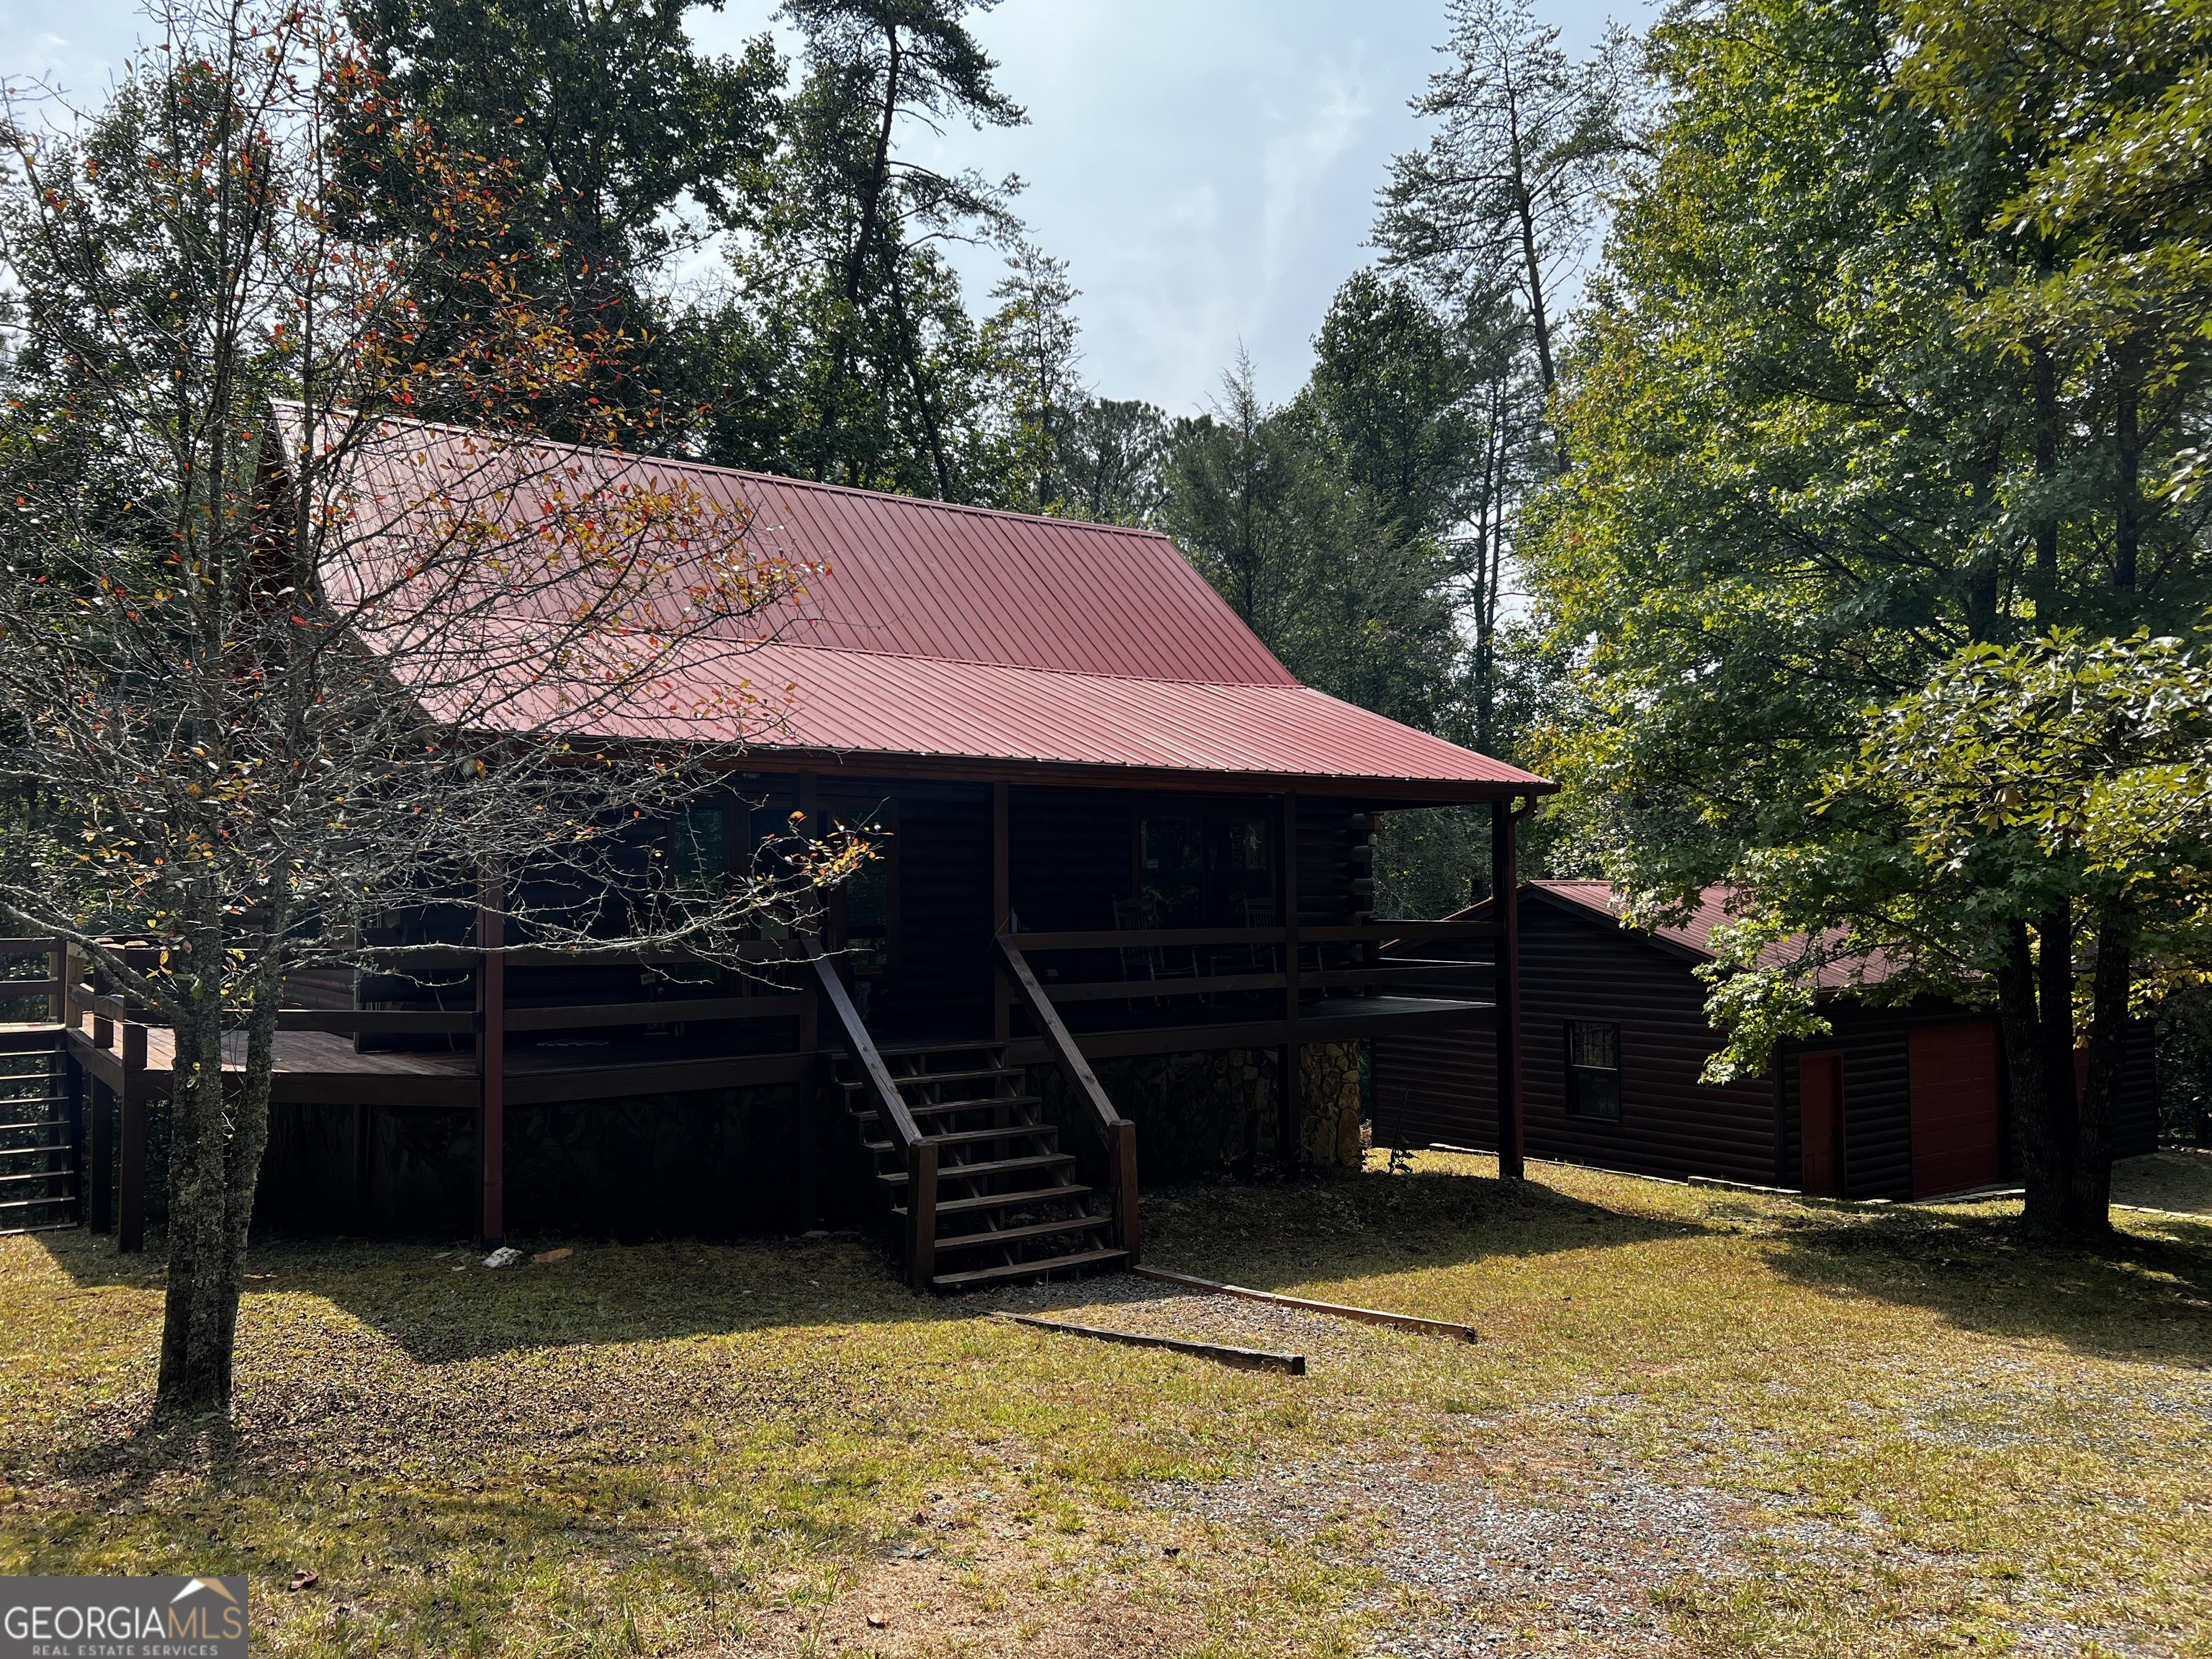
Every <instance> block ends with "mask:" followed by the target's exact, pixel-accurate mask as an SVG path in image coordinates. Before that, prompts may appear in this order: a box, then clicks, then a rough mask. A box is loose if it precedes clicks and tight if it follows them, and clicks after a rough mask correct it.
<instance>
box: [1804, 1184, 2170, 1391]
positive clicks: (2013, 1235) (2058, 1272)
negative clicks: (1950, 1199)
mask: <svg viewBox="0 0 2212 1659" xmlns="http://www.w3.org/2000/svg"><path fill="white" fill-rule="evenodd" d="M1771 1236H1773V1237H1777V1238H1778V1241H1779V1244H1780V1248H1779V1249H1771V1250H1770V1252H1769V1259H1770V1260H1771V1262H1772V1263H1773V1266H1774V1267H1775V1269H1776V1271H1778V1272H1779V1273H1783V1274H1784V1276H1786V1277H1787V1278H1789V1279H1791V1280H1793V1281H1795V1282H1796V1283H1797V1284H1798V1285H1803V1286H1805V1287H1806V1288H1808V1289H1810V1290H1813V1291H1817V1292H1820V1293H1824V1294H1828V1295H1834V1296H1853V1297H1874V1298H1875V1299H1877V1300H1880V1301H1883V1302H1889V1303H1894V1304H1900V1305H1907V1306H1913V1307H1921V1308H1926V1309H1929V1310H1933V1311H1934V1312H1936V1313H1938V1314H1940V1315H1942V1316H1943V1318H1944V1319H1946V1320H1947V1321H1948V1322H1950V1323H1952V1324H1953V1325H1955V1326H1957V1327H1959V1328H1961V1329H1964V1330H1972V1331H1977V1332H1980V1333H1982V1334H1986V1335H1990V1336H2002V1337H2011V1338H2019V1339H2026V1340H2034V1339H2044V1340H2057V1341H2060V1342H2063V1343H2064V1344H2065V1345H2066V1346H2068V1347H2069V1348H2072V1349H2074V1350H2075V1351H2077V1352H2081V1353H2085V1354H2090V1355H2093V1356H2095V1357H2097V1358H2105V1359H2120V1360H2131V1361H2141V1362H2147V1363H2151V1364H2161V1365H2184V1366H2194V1367H2202V1366H2205V1365H2207V1364H2212V1229H2205V1228H2201V1227H2193V1226H2191V1225H2190V1224H2187V1223H2182V1224H2179V1225H2175V1226H2172V1227H2161V1228H2155V1229H2149V1230H2144V1231H2126V1232H2120V1233H2116V1234H2115V1235H2114V1236H2113V1237H2112V1240H2111V1241H2110V1242H2109V1243H2105V1244H2101V1245H2098V1246H2094V1247H2069V1246H2064V1245H2058V1244H2045V1243H2038V1242H2036V1241H2033V1240H2031V1239H2028V1238H2026V1237H2023V1236H2022V1235H2021V1231H2020V1225H2019V1219H2018V1217H2017V1215H2016V1214H2005V1213H1992V1212H1989V1211H1987V1210H1975V1211H1969V1212H1956V1211H1948V1210H1937V1209H1929V1208H1924V1207H1917V1206H1916V1207H1911V1208H1906V1207H1900V1208H1898V1209H1895V1210H1891V1211H1884V1212H1875V1213H1868V1212H1837V1211H1831V1210H1825V1209H1819V1210H1810V1209H1808V1212H1806V1213H1805V1214H1803V1215H1802V1217H1799V1216H1785V1217H1784V1218H1781V1221H1780V1225H1779V1227H1778V1229H1776V1230H1775V1231H1774V1232H1773V1234H1772V1235H1771Z"/></svg>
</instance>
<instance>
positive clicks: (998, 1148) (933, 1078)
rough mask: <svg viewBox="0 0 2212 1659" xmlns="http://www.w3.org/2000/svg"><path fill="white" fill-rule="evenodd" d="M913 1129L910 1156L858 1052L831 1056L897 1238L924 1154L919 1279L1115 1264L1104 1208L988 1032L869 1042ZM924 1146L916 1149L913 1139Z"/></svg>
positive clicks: (906, 1222)
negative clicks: (930, 1190)
mask: <svg viewBox="0 0 2212 1659" xmlns="http://www.w3.org/2000/svg"><path fill="white" fill-rule="evenodd" d="M876 1053H877V1054H878V1057H879V1058H880V1059H881V1060H882V1062H883V1065H884V1071H885V1073H886V1074H887V1075H888V1076H889V1077H890V1080H891V1083H892V1084H893V1085H894V1086H895V1087H896V1089H897V1091H898V1094H899V1097H900V1099H901V1100H902V1102H903V1103H904V1104H905V1107H906V1109H907V1111H908V1114H909V1115H911V1117H912V1119H913V1121H914V1123H915V1128H916V1129H917V1131H918V1132H919V1141H918V1146H917V1147H916V1149H915V1150H921V1151H922V1152H923V1156H922V1157H921V1159H920V1160H915V1158H913V1157H912V1156H911V1154H910V1153H909V1152H908V1149H905V1148H902V1147H901V1146H900V1145H899V1144H898V1142H897V1140H896V1139H895V1138H894V1136H893V1133H892V1132H891V1128H890V1125H889V1124H887V1123H886V1122H885V1121H884V1113H883V1112H882V1111H881V1110H879V1109H878V1108H877V1106H876V1105H875V1103H874V1098H873V1095H872V1091H871V1090H870V1088H869V1084H868V1079H867V1076H866V1071H865V1069H864V1064H863V1062H862V1061H861V1060H860V1059H859V1058H857V1057H855V1056H853V1055H850V1054H847V1055H844V1056H841V1057H840V1060H839V1061H838V1068H837V1084H838V1087H839V1089H840V1091H842V1094H843V1096H844V1099H845V1109H846V1111H847V1112H848V1114H849V1115H850V1116H851V1118H852V1121H853V1123H854V1126H855V1127H856V1128H857V1129H858V1131H859V1133H860V1146H861V1148H862V1150H863V1151H864V1152H866V1153H867V1155H868V1158H869V1161H870V1164H871V1166H872V1169H873V1170H874V1174H875V1180H876V1184H877V1187H878V1190H880V1191H881V1192H882V1193H883V1194H884V1197H885V1199H886V1200H887V1202H888V1206H889V1209H890V1214H891V1216H892V1218H893V1219H894V1221H895V1223H896V1231H897V1232H898V1234H899V1236H900V1237H902V1239H903V1238H907V1237H908V1236H909V1235H910V1234H911V1233H912V1232H913V1231H915V1225H916V1219H917V1218H915V1214H914V1212H913V1207H912V1206H913V1188H914V1184H915V1183H914V1170H913V1168H912V1167H911V1165H912V1164H914V1163H915V1162H917V1161H919V1162H921V1163H922V1164H931V1165H933V1166H934V1170H935V1174H936V1190H935V1194H934V1199H935V1201H934V1204H933V1205H931V1206H929V1207H930V1209H931V1211H932V1212H933V1213H932V1214H931V1215H930V1217H929V1220H930V1224H931V1225H930V1228H929V1232H928V1239H927V1243H928V1249H927V1256H928V1260H929V1263H930V1267H931V1271H930V1272H929V1273H928V1274H927V1284H928V1285H929V1287H930V1288H931V1289H933V1290H937V1291H967V1290H977V1289H981V1288H982V1287H984V1286H987V1285H1001V1284H1006V1283H1010V1282H1016V1281H1021V1280H1027V1279H1042V1278H1047V1277H1049V1276H1051V1275H1053V1274H1055V1273H1084V1272H1091V1271H1096V1270H1098V1269H1103V1268H1112V1267H1121V1266H1122V1265H1123V1264H1124V1263H1126V1262H1127V1261H1128V1259H1129V1253H1128V1251H1127V1250H1125V1249H1120V1248H1118V1247H1116V1246H1115V1244H1114V1243H1112V1242H1111V1235H1112V1232H1113V1229H1114V1218H1113V1217H1112V1216H1111V1215H1110V1214H1097V1213H1094V1212H1093V1206H1094V1205H1095V1204H1096V1203H1097V1201H1098V1200H1099V1198H1100V1196H1101V1195H1100V1194H1098V1193H1097V1191H1096V1190H1095V1189H1094V1188H1090V1187H1087V1186H1084V1185H1082V1184H1081V1183H1080V1182H1078V1181H1077V1180H1076V1179H1075V1163H1076V1160H1075V1157H1074V1155H1073V1153H1071V1152H1062V1151H1061V1150H1060V1129H1059V1127H1058V1126H1057V1125H1056V1124H1052V1123H1048V1122H1046V1121H1043V1117H1042V1108H1043V1101H1042V1097H1039V1096H1036V1095H1032V1094H1026V1093H1024V1092H1023V1088H1024V1074H1023V1072H1022V1070H1021V1068H1020V1067H1018V1066H1008V1065H1007V1064H1006V1050H1005V1046H1004V1045H1003V1044H1000V1043H995V1042H935V1043H916V1044H909V1045H906V1046H903V1047H895V1048H878V1049H877V1050H876ZM924 1149H926V1150H924Z"/></svg>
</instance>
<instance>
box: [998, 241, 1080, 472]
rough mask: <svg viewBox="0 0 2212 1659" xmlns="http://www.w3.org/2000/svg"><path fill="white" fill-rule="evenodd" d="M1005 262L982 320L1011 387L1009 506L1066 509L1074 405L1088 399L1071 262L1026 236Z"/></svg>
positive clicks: (1007, 398)
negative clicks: (1013, 491)
mask: <svg viewBox="0 0 2212 1659" xmlns="http://www.w3.org/2000/svg"><path fill="white" fill-rule="evenodd" d="M1006 264H1007V267H1008V270H1007V274H1006V276H1004V277H1003V278H1001V279H1000V282H999V283H998V285H997V286H996V287H994V288H993V289H992V290H991V297H992V298H993V299H994V300H996V301H1000V306H999V309H998V310H997V311H996V312H994V313H992V316H991V319H990V320H989V322H987V324H986V325H984V342H985V347H986V349H988V350H990V351H992V352H994V354H995V355H996V356H997V357H998V358H999V361H1000V365H1001V367H1000V374H1001V376H1002V378H1003V382H1004V385H1005V388H1006V390H1005V392H1004V394H1003V398H1002V406H1003V409H1004V411H1005V416H1006V425H1007V441H1008V445H1009V447H1010V448H1011V450H1012V455H1011V456H1010V458H1009V465H1010V471H1011V475H1012V476H1011V477H1010V479H1009V482H1016V483H1018V493H1017V495H1015V497H1014V499H1012V501H1006V502H1005V503H1004V505H1006V506H1018V507H1024V508H1026V509H1027V510H1029V511H1030V512H1033V513H1054V512H1060V511H1061V510H1063V506H1064V501H1065V498H1066V494H1067V492H1068V490H1069V489H1070V488H1071V487H1072V479H1071V477H1070V476H1069V462H1070V459H1071V452H1072V450H1073V445H1074V441H1075V434H1074V422H1075V419H1076V412H1077V410H1079V409H1080V408H1081V407H1082V405H1083V404H1084V403H1085V402H1086V401H1087V398H1086V396H1085V392H1084V388H1083V385H1082V382H1081V381H1080V380H1079V379H1078V378H1077V376H1076V365H1077V363H1078V362H1079V360H1080V357H1081V350H1080V348H1079V345H1078V341H1079V337H1080V336H1081V333H1082V325H1080V324H1079V323H1078V322H1077V321H1076V319H1075V309H1074V307H1075V300H1076V289H1075V287H1074V285H1073V283H1070V282H1069V281H1068V280H1067V261H1066V260H1065V259H1055V258H1052V257H1050V256H1049V255H1048V254H1045V253H1042V252H1039V251H1038V250H1037V249H1036V248H1035V247H1032V246H1030V245H1029V244H1028V243H1026V242H1024V243H1022V244H1021V245H1020V246H1018V247H1017V248H1016V249H1015V250H1014V252H1012V254H1011V255H1009V256H1008V258H1007V260H1006Z"/></svg>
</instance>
